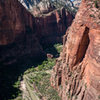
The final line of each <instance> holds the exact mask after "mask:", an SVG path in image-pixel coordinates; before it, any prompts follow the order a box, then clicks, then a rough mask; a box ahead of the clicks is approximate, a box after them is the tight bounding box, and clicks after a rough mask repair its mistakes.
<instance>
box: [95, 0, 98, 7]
mask: <svg viewBox="0 0 100 100" xmlns="http://www.w3.org/2000/svg"><path fill="white" fill-rule="evenodd" d="M94 3H95V7H96V8H99V6H98V1H97V0H95V1H94Z"/></svg>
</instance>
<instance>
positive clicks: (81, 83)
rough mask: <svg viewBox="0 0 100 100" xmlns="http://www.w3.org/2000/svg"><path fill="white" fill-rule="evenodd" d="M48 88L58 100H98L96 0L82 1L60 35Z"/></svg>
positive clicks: (99, 10)
mask: <svg viewBox="0 0 100 100" xmlns="http://www.w3.org/2000/svg"><path fill="white" fill-rule="evenodd" d="M51 85H52V86H53V87H54V88H55V89H57V91H58V92H59V95H60V96H61V97H62V100H99V99H100V1H96V3H95V0H94V1H91V0H83V1H82V3H81V5H80V8H79V11H78V13H77V15H76V17H75V20H74V21H73V23H72V25H71V27H70V28H69V29H68V30H67V32H66V35H65V36H64V39H63V51H62V53H61V55H60V57H59V58H58V59H57V62H56V65H55V67H54V69H53V73H52V77H51Z"/></svg>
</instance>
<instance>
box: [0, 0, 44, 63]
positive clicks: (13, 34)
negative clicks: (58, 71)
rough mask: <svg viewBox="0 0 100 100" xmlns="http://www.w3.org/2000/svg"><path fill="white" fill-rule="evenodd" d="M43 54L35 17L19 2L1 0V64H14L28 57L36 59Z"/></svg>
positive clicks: (15, 0)
mask: <svg viewBox="0 0 100 100" xmlns="http://www.w3.org/2000/svg"><path fill="white" fill-rule="evenodd" d="M41 53H42V48H41V46H40V44H39V42H38V39H37V38H36V36H35V20H34V18H33V16H32V15H31V14H30V13H29V12H28V11H26V9H25V8H24V7H23V6H22V5H21V4H20V3H19V2H18V1H17V0H6V1H4V0H1V1H0V62H2V63H3V62H9V61H8V60H11V59H13V60H11V61H12V62H13V61H16V60H17V58H19V57H22V56H27V55H32V56H33V57H35V58H36V57H38V55H40V54H41ZM10 63H11V62H10Z"/></svg>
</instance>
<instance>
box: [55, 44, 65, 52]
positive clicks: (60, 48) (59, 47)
mask: <svg viewBox="0 0 100 100" xmlns="http://www.w3.org/2000/svg"><path fill="white" fill-rule="evenodd" d="M54 47H55V49H56V50H57V52H58V53H60V52H61V51H62V47H63V46H62V44H55V45H54Z"/></svg>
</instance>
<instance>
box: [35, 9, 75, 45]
mask: <svg viewBox="0 0 100 100" xmlns="http://www.w3.org/2000/svg"><path fill="white" fill-rule="evenodd" d="M72 20H73V15H72V14H70V13H69V12H68V11H66V10H65V9H64V8H61V9H58V10H54V11H52V12H49V13H47V14H43V15H41V16H40V17H36V18H35V23H36V31H37V36H38V37H39V40H40V43H42V44H47V45H48V44H52V43H56V42H62V36H63V35H64V34H65V32H66V29H67V28H68V27H69V26H70V25H71V23H72Z"/></svg>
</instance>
